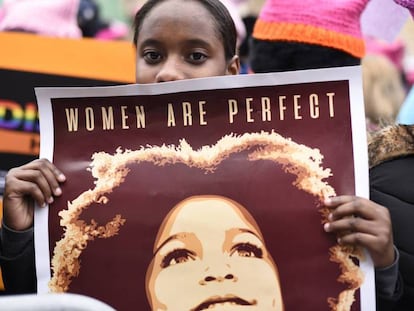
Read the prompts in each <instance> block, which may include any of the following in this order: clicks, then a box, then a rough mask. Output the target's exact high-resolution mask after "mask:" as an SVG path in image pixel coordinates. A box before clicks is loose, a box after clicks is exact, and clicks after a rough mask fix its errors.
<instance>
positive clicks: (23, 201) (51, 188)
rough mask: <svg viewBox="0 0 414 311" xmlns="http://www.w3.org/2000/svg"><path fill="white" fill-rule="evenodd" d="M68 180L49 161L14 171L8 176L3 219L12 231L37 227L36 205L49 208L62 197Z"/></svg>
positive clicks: (39, 161)
mask: <svg viewBox="0 0 414 311" xmlns="http://www.w3.org/2000/svg"><path fill="white" fill-rule="evenodd" d="M65 180H66V177H65V176H64V175H63V174H62V172H60V171H59V170H58V169H57V168H56V167H55V166H54V165H53V164H52V163H50V162H49V161H48V160H46V159H40V160H34V161H32V162H30V163H28V164H25V165H23V166H20V167H17V168H13V169H11V170H10V171H9V172H8V174H7V175H6V184H5V189H4V196H3V217H4V218H3V219H4V223H5V224H6V226H7V227H9V228H10V229H13V230H16V231H22V230H26V229H28V228H30V227H31V226H33V217H34V202H37V204H38V205H39V206H45V205H46V204H47V203H48V204H50V203H52V202H53V197H54V196H59V195H61V194H62V190H61V188H60V186H59V184H60V183H62V182H64V181H65Z"/></svg>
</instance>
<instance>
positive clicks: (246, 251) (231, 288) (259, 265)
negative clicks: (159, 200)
mask: <svg viewBox="0 0 414 311" xmlns="http://www.w3.org/2000/svg"><path fill="white" fill-rule="evenodd" d="M146 286H147V295H148V298H149V300H150V303H151V306H152V310H157V311H158V310H169V311H190V310H191V311H200V310H263V311H269V310H283V302H282V297H281V290H280V284H279V277H278V272H277V268H276V266H275V264H274V262H273V259H272V258H271V256H270V254H269V253H268V251H267V249H266V247H265V245H264V241H263V238H262V235H261V233H260V231H259V229H258V228H257V225H256V223H255V222H254V220H253V219H252V218H251V216H250V215H249V214H248V213H247V211H246V210H245V209H244V208H243V207H242V206H240V205H239V204H238V203H237V202H234V201H232V200H230V199H227V198H224V197H219V196H196V197H191V198H189V199H186V200H184V201H182V202H180V203H179V204H178V205H177V206H175V207H174V209H173V210H172V212H170V214H169V215H168V216H167V218H166V220H165V221H164V223H163V225H162V227H161V228H160V231H159V233H158V236H157V240H156V243H155V246H154V257H153V260H152V262H151V264H150V266H149V268H148V271H147V284H146Z"/></svg>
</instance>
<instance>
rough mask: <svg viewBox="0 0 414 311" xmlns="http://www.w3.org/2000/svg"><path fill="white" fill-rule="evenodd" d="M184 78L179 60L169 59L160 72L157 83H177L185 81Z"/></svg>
mask: <svg viewBox="0 0 414 311" xmlns="http://www.w3.org/2000/svg"><path fill="white" fill-rule="evenodd" d="M183 79H184V76H183V73H182V72H181V70H180V65H179V60H177V59H175V58H169V59H167V60H166V61H165V62H164V64H163V66H162V68H161V70H160V71H159V72H158V74H157V76H156V79H155V81H156V82H157V83H160V82H168V81H177V80H183Z"/></svg>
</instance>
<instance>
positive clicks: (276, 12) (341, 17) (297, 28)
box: [253, 0, 369, 58]
mask: <svg viewBox="0 0 414 311" xmlns="http://www.w3.org/2000/svg"><path fill="white" fill-rule="evenodd" d="M368 1H369V0H314V1H311V0H289V1H286V0H267V1H266V2H265V4H264V6H263V8H262V10H261V12H260V15H259V18H258V20H257V21H256V24H255V27H254V29H253V37H254V38H256V39H259V40H268V41H276V40H277V41H294V42H300V43H309V44H316V45H321V46H326V47H331V48H335V49H339V50H342V51H345V52H347V53H349V54H351V55H353V56H355V57H359V58H361V57H363V56H364V54H365V44H364V40H363V38H362V33H361V26H360V17H361V14H362V12H363V11H364V9H365V7H366V5H367V3H368Z"/></svg>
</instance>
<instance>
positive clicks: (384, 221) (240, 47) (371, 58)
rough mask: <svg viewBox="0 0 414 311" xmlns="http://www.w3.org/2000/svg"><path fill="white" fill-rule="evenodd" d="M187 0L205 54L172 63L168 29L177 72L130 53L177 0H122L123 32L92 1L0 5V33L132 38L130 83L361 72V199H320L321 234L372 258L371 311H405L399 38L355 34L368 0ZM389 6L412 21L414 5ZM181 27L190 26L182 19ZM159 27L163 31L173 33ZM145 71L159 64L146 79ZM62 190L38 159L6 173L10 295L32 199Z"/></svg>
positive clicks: (411, 140)
mask: <svg viewBox="0 0 414 311" xmlns="http://www.w3.org/2000/svg"><path fill="white" fill-rule="evenodd" d="M187 1H188V2H191V3H192V5H194V7H195V8H198V9H199V10H202V11H203V10H204V11H207V12H206V13H205V14H206V16H205V18H204V19H203V20H200V21H199V23H200V25H201V24H202V25H203V27H200V28H199V29H200V31H203V30H205V31H206V33H205V38H204V40H205V41H206V42H207V43H208V44H209V45H208V46H212V47H214V50H212V51H209V50H208V51H206V52H202V53H194V54H197V55H192V56H191V57H195V58H196V59H192V61H193V62H197V66H190V65H189V64H188V59H186V58H188V57H183V56H182V55H178V54H177V55H175V54H174V53H178V52H177V51H178V49H177V48H176V44H177V43H176V42H178V41H179V39H183V40H185V38H180V37H179V36H180V35H182V36H186V35H187V36H188V35H189V34H188V32H187V33H185V32H179V33H178V32H177V33H176V34H177V35H176V36H171V37H170V38H169V39H168V41H166V42H164V43H163V44H165V49H167V50H168V49H170V50H171V54H170V55H169V56H168V57H176V60H175V61H176V62H177V63H179V65H176V67H175V69H171V68H166V67H163V61H162V57H163V56H162V55H160V54H161V53H157V52H152V54H150V55H147V54H145V53H141V52H140V51H142V50H143V46H142V45H143V44H145V42H142V40H141V36H142V34H143V33H144V30H145V31H146V32H145V34H146V35H147V34H152V35H154V36H157V35H159V34H157V33H151V31H150V30H149V29H152V28H151V27H150V26H151V24H150V22H154V21H153V19H154V16H155V17H157V18H161V20H162V17H164V16H165V15H163V14H164V13H162V12H160V10H159V8H164V7H163V6H165V8H169V5H171V3H173V4H174V5H176V6H180V5H182V3H181V4H180V0H164V1H156V0H149V1H132V5H131V2H129V1H124V2H123V3H125V8H127V7H128V9H129V10H131V14H130V19H131V20H130V22H131V24H133V27H129V26H128V23H125V24H122V23H119V22H115V21H106V20H104V19H103V18H102V17H101V16H100V11H99V5H98V4H97V2H94V1H93V0H88V1H86V0H61V1H55V0H19V1H13V0H4V1H3V3H2V6H1V7H0V30H1V31H24V32H30V33H37V34H39V35H47V36H58V37H68V38H74V39H77V38H82V37H91V38H96V39H101V40H125V39H132V40H133V42H134V44H135V46H136V48H137V51H138V52H137V67H136V69H137V72H136V81H137V82H138V83H152V82H163V81H170V80H178V79H191V78H197V77H205V76H218V75H234V74H239V73H245V74H254V73H264V72H281V71H291V70H299V69H316V68H327V67H338V66H351V65H359V64H361V66H362V73H363V89H364V104H365V111H366V125H367V126H366V130H367V134H368V135H367V137H368V142H367V144H368V154H369V167H370V171H369V174H370V200H368V199H364V198H360V197H353V196H338V197H334V198H331V199H329V200H327V201H326V205H327V206H328V207H330V208H331V209H332V213H331V216H330V218H329V220H330V221H329V222H328V223H327V224H326V225H325V230H326V231H327V232H328V233H333V234H337V235H338V236H339V237H341V241H342V243H346V244H351V245H362V246H364V247H366V249H367V250H368V251H369V252H370V254H371V257H372V258H373V263H374V266H375V273H376V288H377V310H402V311H404V310H413V308H414V243H412V241H411V234H410V232H411V231H412V229H411V220H412V219H413V218H411V217H412V216H413V213H414V212H413V211H414V209H413V208H414V191H413V190H412V189H413V187H414V177H413V176H414V125H413V124H414V90H413V84H414V81H413V78H412V68H409V66H407V64H406V59H407V57H409V55H408V54H409V51H408V48H407V46H406V43H405V41H403V40H400V39H398V40H396V41H394V42H386V41H383V40H382V39H381V38H373V37H366V36H364V33H363V31H362V28H361V16H362V13H363V11H364V10H365V8H366V6H367V5H368V3H369V0H347V1H329V0H319V1H296V0H291V1H284V0H280V1H279V0H266V1H253V0H251V1H249V0H233V1H231V0H226V1H225V0H222V4H224V5H225V7H226V8H227V10H228V11H229V12H230V13H229V14H228V13H226V12H227V11H226V12H224V13H223V11H222V9H221V7H220V5H219V4H218V3H217V1H218V0H217V1H216V0H205V1H202V0H191V1H190V0H187ZM389 1H393V0H389ZM181 2H182V0H181ZM193 2H194V3H193ZM393 2H395V5H398V6H399V7H400V8H401V9H402V10H405V9H408V10H409V11H410V12H411V14H413V16H414V1H411V0H394V1H393ZM132 7H133V8H132ZM203 7H204V8H207V10H205V9H203ZM165 8H164V9H165ZM132 11H133V12H132ZM37 12H39V13H37ZM40 12H42V13H40ZM45 12H47V13H49V14H46V13H45ZM183 12H185V10H183ZM305 12H306V13H305ZM135 13H137V14H136V15H135ZM218 13H220V14H222V15H218ZM157 14H158V15H157ZM29 16H30V18H28V17H29ZM40 16H41V18H38V17H40ZM228 16H230V17H231V19H230V20H229V19H228ZM180 18H181V21H180V22H182V23H183V24H185V25H186V26H188V25H190V22H189V20H190V19H189V18H188V16H186V15H185V14H184V13H183V15H182V16H180ZM187 18H188V19H187ZM229 21H233V23H230V22H229ZM409 21H411V22H412V17H411V16H410V17H409ZM191 22H192V23H195V21H194V20H192V21H191ZM51 23H53V25H54V27H50V24H51ZM161 24H162V23H161ZM191 25H193V24H191ZM166 26H167V24H166V25H165V29H164V31H166V32H167V31H171V29H168V28H167V27H166ZM193 26H194V27H195V26H196V25H193ZM176 27H178V28H179V27H181V26H180V25H178V26H176ZM131 29H132V33H131ZM217 33H218V34H217ZM163 38H165V36H164V37H163ZM412 39H413V40H414V36H412ZM163 40H164V39H163ZM170 50H169V51H170ZM203 53H205V54H206V55H210V54H211V55H213V56H212V57H211V59H209V62H208V65H207V64H206V63H205V62H204V60H205V58H207V57H209V56H206V55H204V54H203ZM199 58H201V59H199ZM148 62H152V64H153V62H159V63H157V66H156V69H155V70H154V66H149V65H148ZM180 62H182V63H180ZM186 62H187V63H186ZM165 63H166V64H167V63H168V62H165ZM150 67H151V68H150ZM195 67H197V68H195ZM177 68H179V69H177ZM174 70H175V71H174ZM180 70H181V71H180ZM62 182H65V176H64V175H63V174H62V173H61V172H60V171H59V169H58V168H56V167H55V166H54V165H53V164H52V163H50V162H48V161H46V160H35V161H33V162H31V163H28V164H26V165H23V166H21V167H17V168H14V169H12V170H10V172H9V174H8V176H7V178H6V186H5V193H4V197H3V207H4V216H3V222H2V229H1V235H0V266H1V268H2V273H3V277H4V280H5V285H6V290H8V291H9V292H10V293H31V292H35V291H36V276H35V272H34V255H33V253H34V251H33V248H34V246H33V202H34V201H37V203H38V204H39V205H40V206H43V205H44V204H45V203H51V202H53V197H54V196H59V195H60V194H61V188H60V186H59V185H60V183H62ZM66 182H71V181H66ZM349 215H354V216H357V217H352V218H349V217H347V216H349Z"/></svg>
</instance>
